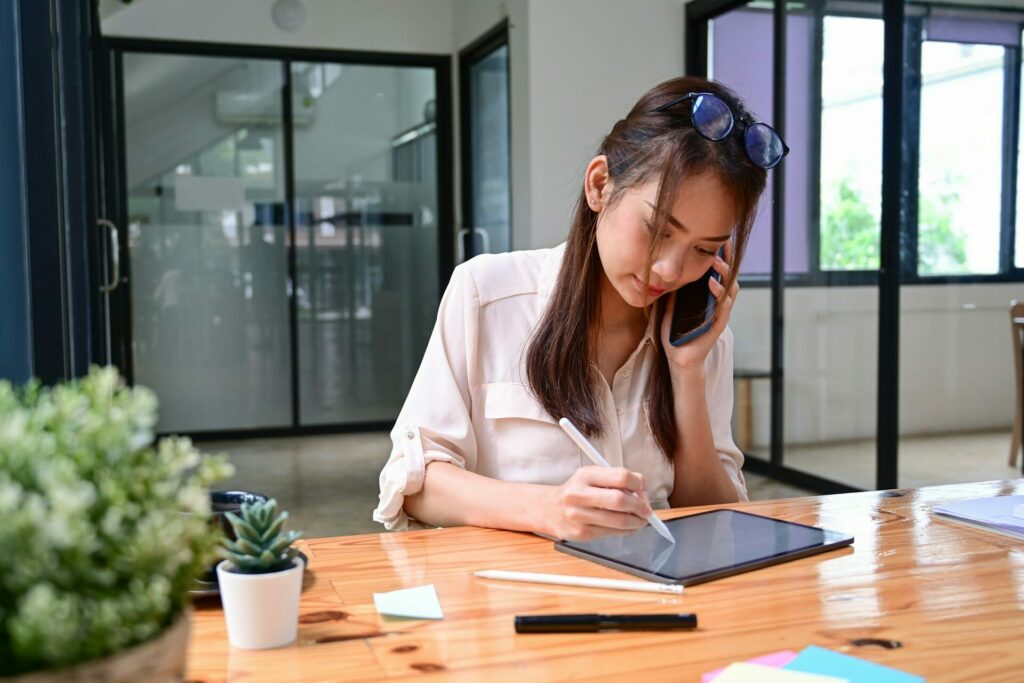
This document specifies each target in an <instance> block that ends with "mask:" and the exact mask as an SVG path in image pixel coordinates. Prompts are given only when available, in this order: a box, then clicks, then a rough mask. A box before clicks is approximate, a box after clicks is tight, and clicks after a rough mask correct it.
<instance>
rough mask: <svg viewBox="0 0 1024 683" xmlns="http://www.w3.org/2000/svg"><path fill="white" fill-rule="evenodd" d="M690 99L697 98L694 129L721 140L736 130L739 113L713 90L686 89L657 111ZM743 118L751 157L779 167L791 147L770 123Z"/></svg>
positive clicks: (692, 108)
mask: <svg viewBox="0 0 1024 683" xmlns="http://www.w3.org/2000/svg"><path fill="white" fill-rule="evenodd" d="M686 100H693V104H692V105H691V106H690V120H691V121H692V123H693V128H694V130H696V131H697V132H698V133H699V134H700V136H701V137H703V138H706V139H708V140H712V141H715V142H717V141H719V140H724V139H725V138H726V136H727V135H729V133H731V132H732V129H733V126H734V125H735V122H736V117H735V116H733V113H732V109H731V108H730V107H729V105H728V104H726V103H725V102H724V101H723V100H722V98H720V97H718V96H717V95H715V94H713V93H709V92H691V93H686V94H685V95H683V96H682V97H677V98H676V99H674V100H672V101H671V102H667V103H665V104H663V105H661V106H660V107H658V108H657V109H655V110H654V111H655V112H661V111H665V110H666V109H668V108H669V107H674V106H675V105H677V104H679V103H680V102H685V101H686ZM739 122H740V125H742V126H743V143H744V147H745V149H746V151H747V157H748V158H749V159H750V161H752V162H753V163H754V165H755V166H758V167H760V168H763V169H765V170H768V169H770V168H775V166H777V165H778V163H779V162H780V161H782V157H784V156H786V155H787V154H789V147H787V146H786V143H785V142H783V141H782V138H781V137H779V134H778V133H776V132H775V129H774V128H772V127H771V126H769V125H768V124H767V123H761V122H751V121H747V120H746V119H744V118H740V120H739Z"/></svg>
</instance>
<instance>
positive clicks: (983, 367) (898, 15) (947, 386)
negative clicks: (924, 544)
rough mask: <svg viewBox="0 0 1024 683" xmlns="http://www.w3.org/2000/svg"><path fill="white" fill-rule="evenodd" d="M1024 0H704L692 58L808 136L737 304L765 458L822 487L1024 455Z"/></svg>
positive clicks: (776, 192)
mask: <svg viewBox="0 0 1024 683" xmlns="http://www.w3.org/2000/svg"><path fill="white" fill-rule="evenodd" d="M1014 9H1015V8H1014V7H1013V5H1012V3H995V4H994V5H993V4H991V3H989V6H988V7H986V8H985V9H984V10H980V9H978V8H971V7H959V6H955V5H951V4H948V3H942V4H939V3H934V4H930V5H929V4H910V3H899V2H897V3H881V2H825V1H822V0H816V1H809V2H801V3H781V2H779V3H775V2H751V3H747V4H741V3H737V2H700V3H691V4H690V5H688V6H687V22H688V47H687V49H688V67H689V68H688V71H690V72H692V73H703V74H707V75H708V76H710V77H711V78H714V79H716V80H719V81H721V82H723V83H725V84H726V85H729V86H732V87H733V88H734V89H735V90H737V91H738V92H739V93H740V94H741V95H742V96H744V98H745V99H746V100H747V101H748V104H750V105H751V108H752V109H753V110H754V111H755V113H756V115H757V116H758V117H759V118H761V119H763V120H766V121H769V122H774V123H778V124H779V128H780V130H781V131H782V133H783V137H784V138H785V139H786V141H787V142H788V143H789V146H790V147H791V149H792V152H791V153H790V155H789V156H788V157H787V158H786V159H785V160H784V161H783V163H782V165H781V167H780V168H779V169H778V170H777V171H775V172H773V174H772V175H771V177H770V181H769V182H770V186H769V190H768V192H767V193H766V197H765V201H764V202H763V206H762V209H761V214H760V217H759V220H758V223H757V225H756V227H755V230H754V233H753V235H752V237H751V241H750V243H749V246H748V252H747V257H746V259H745V262H744V264H743V267H742V269H741V285H742V286H743V293H742V294H741V296H740V299H739V301H738V302H737V306H736V309H735V311H734V314H733V319H732V322H731V326H732V328H733V331H734V333H735V337H736V343H735V359H736V377H735V381H736V399H737V400H736V411H735V416H734V420H735V424H734V427H735V429H734V432H735V433H736V435H737V441H738V442H739V443H740V445H741V448H743V450H744V452H746V453H747V455H748V463H749V464H748V467H749V468H750V469H752V470H755V471H761V472H764V473H767V474H770V475H772V476H775V477H777V478H779V479H783V480H787V481H790V482H792V483H796V484H799V485H803V486H805V487H808V488H811V489H814V490H818V491H822V492H834V491H843V490H856V489H874V488H878V487H881V488H888V487H893V486H897V485H905V486H920V485H927V484H933V483H944V482H953V481H970V480H980V479H995V478H1006V477H1012V476H1019V470H1017V469H1016V468H1013V467H1010V466H1009V465H1008V464H1007V457H1006V456H1007V453H1008V451H1009V447H1010V429H1011V425H1012V424H1013V418H1014V416H1013V411H1014V408H1013V405H1014V391H1015V388H1014V381H1015V380H1014V364H1013V361H1014V359H1013V355H1012V354H1013V353H1015V352H1019V351H1015V350H1014V349H1013V348H1012V347H1011V344H1010V335H1009V334H1008V333H1007V330H1008V328H1009V320H1008V319H1007V317H1008V316H1007V313H1008V306H1009V302H1010V300H1012V299H1024V289H1022V288H1021V282H1022V281H1024V271H1021V270H1020V268H1021V266H1022V265H1024V257H1021V256H1017V255H1018V254H1024V248H1021V247H1019V242H1018V241H1017V232H1018V231H1017V225H1019V224H1020V223H1021V219H1020V218H1019V216H1020V215H1021V207H1024V199H1022V198H1021V190H1020V189H1021V187H1022V184H1021V181H1020V174H1019V173H1018V170H1017V167H1018V165H1019V163H1020V160H1021V146H1020V134H1019V130H1020V127H1021V123H1022V114H1021V76H1020V74H1021V31H1022V28H1024V12H1021V11H1020V10H1019V9H1016V11H1014ZM887 60H889V63H888V67H889V70H887V68H886V67H887ZM893 67H898V69H893ZM886 141H887V142H886ZM780 184H781V187H776V185H780ZM776 249H779V250H781V255H780V256H777V255H776V254H775V250H776ZM887 250H888V251H887ZM887 266H889V267H887ZM758 380H760V381H758Z"/></svg>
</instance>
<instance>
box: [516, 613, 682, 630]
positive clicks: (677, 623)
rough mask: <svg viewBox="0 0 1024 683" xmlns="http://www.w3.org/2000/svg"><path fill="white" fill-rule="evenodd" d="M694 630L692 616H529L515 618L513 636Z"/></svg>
mask: <svg viewBox="0 0 1024 683" xmlns="http://www.w3.org/2000/svg"><path fill="white" fill-rule="evenodd" d="M677 628H697V615H696V614H532V615H519V616H517V617H516V633H594V632H596V631H664V630H668V629H677Z"/></svg>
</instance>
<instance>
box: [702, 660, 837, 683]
mask: <svg viewBox="0 0 1024 683" xmlns="http://www.w3.org/2000/svg"><path fill="white" fill-rule="evenodd" d="M715 683H848V681H847V680H846V679H845V678H834V677H832V676H820V675H818V674H808V673H804V672H803V671H789V670H788V669H776V668H774V667H771V666H761V665H760V664H747V663H746V662H736V663H734V664H730V665H729V666H728V667H726V669H725V671H723V672H722V673H721V674H719V675H718V677H717V678H715Z"/></svg>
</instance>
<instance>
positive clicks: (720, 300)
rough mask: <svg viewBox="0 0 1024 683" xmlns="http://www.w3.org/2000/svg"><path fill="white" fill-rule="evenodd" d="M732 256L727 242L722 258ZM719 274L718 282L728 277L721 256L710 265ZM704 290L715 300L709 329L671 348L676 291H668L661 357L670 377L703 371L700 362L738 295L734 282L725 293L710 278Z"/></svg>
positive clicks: (663, 317) (726, 319)
mask: <svg viewBox="0 0 1024 683" xmlns="http://www.w3.org/2000/svg"><path fill="white" fill-rule="evenodd" d="M731 253H732V243H731V242H730V243H727V244H726V246H725V252H724V254H725V256H726V258H728V257H729V256H730V254H731ZM711 267H712V268H714V269H715V270H716V271H717V272H718V274H719V275H721V276H722V280H726V279H728V277H729V264H728V263H727V262H726V260H725V259H723V258H722V257H721V256H718V255H717V254H716V255H715V260H714V262H713V263H712V265H711ZM708 288H709V289H710V290H711V294H712V295H714V297H715V299H716V300H717V303H716V304H715V305H716V310H717V311H718V315H717V317H716V318H715V322H714V323H713V324H712V325H711V328H710V329H708V331H707V332H705V333H704V334H702V335H700V336H699V337H697V338H696V339H691V340H690V341H688V342H686V343H685V344H683V345H682V346H672V345H671V344H670V343H669V341H668V340H669V328H670V327H671V325H672V309H673V306H674V305H675V300H676V294H677V292H678V290H677V291H676V292H672V294H671V295H670V296H669V300H668V305H667V306H666V308H665V314H664V315H663V316H662V319H661V342H662V346H663V347H664V348H665V355H666V356H667V357H668V365H669V369H670V371H671V372H672V374H673V375H675V374H677V373H682V374H690V373H693V372H694V371H697V372H704V361H705V359H706V358H707V356H708V352H709V351H710V350H711V347H712V346H714V345H715V342H716V341H718V338H719V337H720V336H721V334H722V332H723V331H724V330H725V327H726V325H728V324H729V316H730V315H731V314H732V307H733V305H734V304H735V303H736V297H737V296H739V293H740V284H739V282H738V281H737V282H734V283H733V285H732V287H731V288H730V289H729V291H728V292H727V291H725V286H724V285H723V284H721V283H720V282H718V281H717V280H715V279H714V278H709V279H708Z"/></svg>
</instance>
